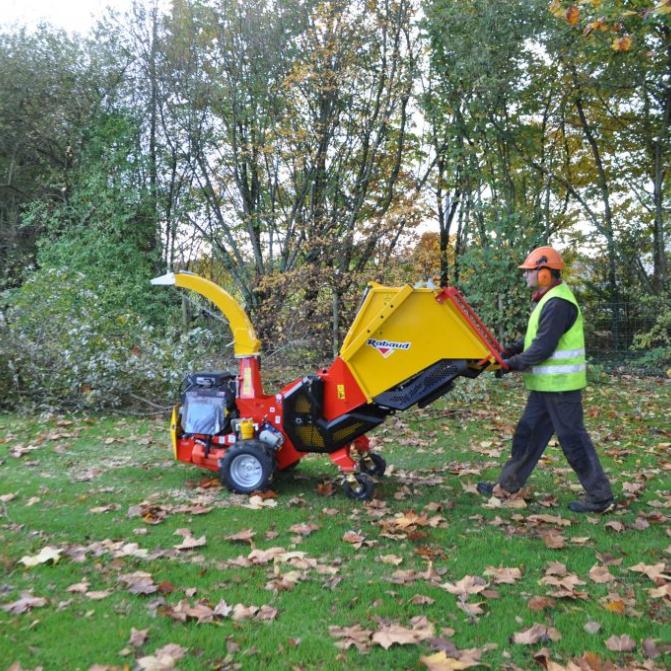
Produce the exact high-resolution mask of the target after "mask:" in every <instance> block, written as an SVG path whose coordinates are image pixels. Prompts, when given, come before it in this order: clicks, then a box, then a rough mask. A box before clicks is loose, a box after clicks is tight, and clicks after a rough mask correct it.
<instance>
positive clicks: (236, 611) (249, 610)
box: [231, 603, 259, 622]
mask: <svg viewBox="0 0 671 671" xmlns="http://www.w3.org/2000/svg"><path fill="white" fill-rule="evenodd" d="M258 611H259V609H258V607H257V606H244V605H243V604H241V603H236V604H235V606H233V614H232V616H231V617H232V619H233V620H234V621H235V622H239V621H240V620H248V619H250V618H252V617H254V616H255V615H256V613H257V612H258Z"/></svg>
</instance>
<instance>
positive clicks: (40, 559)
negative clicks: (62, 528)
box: [19, 545, 63, 568]
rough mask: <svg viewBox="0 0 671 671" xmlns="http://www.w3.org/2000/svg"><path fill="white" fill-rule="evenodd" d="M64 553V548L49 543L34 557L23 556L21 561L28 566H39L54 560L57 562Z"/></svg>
mask: <svg viewBox="0 0 671 671" xmlns="http://www.w3.org/2000/svg"><path fill="white" fill-rule="evenodd" d="M62 553H63V550H62V549H60V548H55V547H52V546H50V545H47V547H44V548H42V549H41V550H40V551H39V553H38V554H36V555H33V556H32V557H31V556H28V555H26V556H25V557H21V559H19V562H20V563H21V564H23V565H24V566H26V567H28V568H32V567H33V566H38V565H39V564H46V563H47V562H53V563H54V564H55V563H56V562H58V560H59V559H60V558H61V554H62Z"/></svg>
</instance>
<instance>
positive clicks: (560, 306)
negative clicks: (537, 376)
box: [508, 298, 578, 370]
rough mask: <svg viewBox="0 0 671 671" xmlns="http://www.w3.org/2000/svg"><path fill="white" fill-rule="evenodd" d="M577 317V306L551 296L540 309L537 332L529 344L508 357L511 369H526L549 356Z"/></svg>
mask: <svg viewBox="0 0 671 671" xmlns="http://www.w3.org/2000/svg"><path fill="white" fill-rule="evenodd" d="M577 318H578V308H576V306H575V305H573V303H570V302H569V301H567V300H564V299H563V298H551V299H550V300H549V301H548V302H547V303H546V304H545V305H544V306H543V310H542V311H541V316H540V320H539V322H538V332H537V333H536V337H535V338H534V339H533V341H532V343H531V345H529V347H528V348H527V349H525V350H524V351H523V352H522V353H521V354H517V355H515V356H512V357H510V359H508V362H509V364H510V368H511V369H512V370H526V369H527V368H531V366H535V365H536V364H539V363H540V362H541V361H545V359H547V358H549V357H550V356H551V355H552V353H553V352H554V351H555V350H556V349H557V343H558V342H559V339H560V338H561V337H562V336H563V335H564V333H566V331H568V330H569V329H570V328H571V326H573V324H574V323H575V320H576V319H577Z"/></svg>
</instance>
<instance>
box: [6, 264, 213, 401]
mask: <svg viewBox="0 0 671 671" xmlns="http://www.w3.org/2000/svg"><path fill="white" fill-rule="evenodd" d="M105 294H106V288H105V286H104V285H97V286H96V285H95V284H94V283H93V282H92V281H91V279H90V278H89V277H87V276H86V275H84V274H83V273H80V272H72V271H65V270H56V269H44V270H41V271H38V272H36V273H33V275H32V276H31V277H30V278H29V279H28V281H27V282H26V283H25V284H24V285H23V286H22V287H21V288H20V289H19V290H16V291H15V292H13V293H12V295H11V296H9V297H8V298H9V301H8V306H7V308H6V310H5V313H4V315H5V317H4V322H3V324H2V329H3V331H4V333H3V336H4V337H3V341H2V345H0V389H2V388H4V390H5V393H4V395H3V398H4V399H5V403H10V404H14V405H29V406H32V407H40V408H70V409H94V410H102V409H108V408H117V407H120V406H122V405H126V404H128V403H129V402H133V401H137V400H139V399H147V400H149V401H152V402H157V403H159V404H161V403H167V402H168V401H169V400H170V399H171V398H174V397H175V396H176V391H177V388H178V386H179V383H180V381H181V379H182V377H183V375H184V374H185V373H186V372H187V371H189V370H192V369H194V368H198V367H200V366H203V365H208V364H209V365H212V364H213V363H214V362H213V359H214V358H215V356H216V355H215V352H216V351H217V350H218V348H219V347H220V345H221V338H217V337H215V336H214V335H212V333H211V332H210V331H209V330H207V329H204V328H197V329H192V330H190V331H188V332H187V333H185V334H182V335H180V334H179V333H178V332H177V331H176V329H174V328H168V329H165V328H160V327H156V326H154V325H151V324H149V323H148V322H147V321H146V320H145V319H144V318H143V317H142V316H140V315H138V314H137V313H136V312H133V311H132V310H128V309H123V307H117V308H116V309H112V307H111V305H110V303H109V301H106V300H104V299H103V296H104V295H105Z"/></svg>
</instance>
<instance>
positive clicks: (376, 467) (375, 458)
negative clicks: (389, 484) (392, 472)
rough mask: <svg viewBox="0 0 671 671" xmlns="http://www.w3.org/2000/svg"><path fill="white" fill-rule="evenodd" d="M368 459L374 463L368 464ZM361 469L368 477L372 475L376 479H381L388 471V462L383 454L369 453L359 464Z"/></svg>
mask: <svg viewBox="0 0 671 671" xmlns="http://www.w3.org/2000/svg"><path fill="white" fill-rule="evenodd" d="M366 458H368V459H370V460H371V461H372V464H371V463H367V461H366ZM359 469H360V471H361V472H362V473H366V475H372V476H374V477H376V478H381V477H382V476H383V475H384V472H385V471H386V470H387V462H386V461H385V460H384V457H383V456H382V455H381V454H377V453H376V452H369V453H368V454H367V455H364V456H363V457H362V458H361V461H360V462H359Z"/></svg>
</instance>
